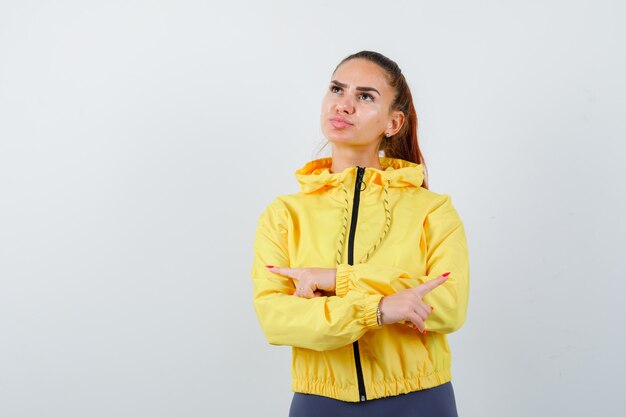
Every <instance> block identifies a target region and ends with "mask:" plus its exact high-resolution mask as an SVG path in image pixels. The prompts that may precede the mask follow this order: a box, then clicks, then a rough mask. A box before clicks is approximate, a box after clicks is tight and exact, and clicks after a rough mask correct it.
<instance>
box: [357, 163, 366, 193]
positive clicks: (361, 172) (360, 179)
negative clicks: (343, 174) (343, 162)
mask: <svg viewBox="0 0 626 417" xmlns="http://www.w3.org/2000/svg"><path fill="white" fill-rule="evenodd" d="M364 176H365V167H360V166H357V172H356V183H357V184H358V185H359V190H361V191H363V190H365V188H367V184H366V183H365V182H364V181H363V177H364ZM361 184H363V185H364V187H363V188H361Z"/></svg>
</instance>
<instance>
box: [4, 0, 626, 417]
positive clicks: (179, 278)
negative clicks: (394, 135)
mask: <svg viewBox="0 0 626 417" xmlns="http://www.w3.org/2000/svg"><path fill="white" fill-rule="evenodd" d="M296 3H297V2H288V1H280V2H279V1H273V2H260V1H259V2H254V1H249V2H236V1H231V2H224V3H213V2H206V1H195V2H191V1H106V2H103V1H99V2H96V1H89V2H87V1H55V2H44V1H40V2H34V1H12V2H9V1H1V2H0V337H1V340H0V415H1V416H2V417H27V416H28V417H40V416H46V417H57V416H58V417H72V416H76V417H85V416H90V417H91V416H93V417H99V416H103V417H104V416H106V417H111V416H116V417H123V416H128V417H138V416H151V417H152V416H155V417H156V416H177V417H178V416H208V415H211V416H245V415H255V416H278V415H287V412H288V408H289V404H290V400H291V395H292V393H291V391H290V384H291V380H290V366H291V354H290V349H289V348H288V347H276V346H270V345H268V344H267V342H266V341H265V339H264V337H263V334H262V332H261V329H260V327H259V325H258V322H257V318H256V316H255V313H254V310H253V307H252V298H251V297H252V283H251V279H250V276H249V274H250V267H251V262H252V243H253V237H254V231H255V226H256V222H257V219H258V216H259V215H260V213H261V211H262V210H263V208H264V207H265V206H266V205H267V204H268V203H269V202H270V201H271V200H272V199H273V198H274V197H275V196H276V195H278V194H287V193H291V192H296V191H297V190H298V184H297V182H296V180H295V177H294V175H293V173H294V171H295V170H296V169H297V168H299V167H300V166H302V165H304V163H305V162H307V161H308V160H310V159H314V158H317V157H321V156H326V152H321V153H320V152H318V150H319V148H320V145H321V144H322V143H323V136H322V134H321V129H320V126H319V114H320V105H321V99H322V96H323V94H324V93H325V90H326V88H327V85H328V84H327V83H328V81H329V80H330V75H331V72H332V70H333V69H334V67H335V65H336V64H337V63H338V62H339V61H340V60H341V59H342V58H343V57H345V56H347V55H349V54H351V53H354V52H357V51H360V50H363V49H367V50H374V51H378V52H381V53H383V54H385V55H387V56H388V57H390V58H391V59H393V60H395V61H396V62H397V63H398V64H399V65H400V67H401V68H402V70H403V72H404V74H405V75H406V77H407V79H408V80H409V83H410V86H411V88H412V91H413V96H414V98H415V104H416V107H417V112H418V117H419V121H420V128H419V129H420V130H419V134H420V143H421V146H422V149H423V152H424V155H425V158H426V164H427V167H428V169H429V174H430V188H431V189H432V190H433V191H436V192H439V193H449V194H450V195H451V196H452V198H453V203H454V205H455V207H456V208H457V210H458V211H459V214H460V215H461V218H462V220H463V221H464V224H465V227H466V232H467V236H468V242H469V249H470V265H471V294H470V305H469V310H468V316H467V321H466V323H465V325H464V327H462V328H461V329H460V330H459V331H458V332H456V333H453V334H451V335H450V336H449V343H450V345H451V348H452V353H453V369H452V372H453V386H454V389H455V393H456V400H457V407H458V410H459V415H461V416H465V417H469V416H476V417H488V416H494V417H495V416H508V417H516V416H554V415H567V416H587V415H597V416H604V415H617V414H619V413H621V412H623V405H622V399H623V393H622V391H623V376H624V375H625V374H626V363H625V359H624V353H623V352H624V350H625V348H626V343H625V331H624V323H626V313H625V312H624V301H623V300H624V291H625V289H626V285H625V284H624V281H625V277H624V271H625V270H626V264H625V259H624V250H625V249H626V245H625V244H624V233H625V232H626V226H625V221H624V217H625V213H626V199H625V196H624V194H625V193H624V190H625V187H624V184H623V179H624V177H625V176H626V172H625V171H626V170H625V168H624V165H623V161H624V156H625V146H624V140H625V135H624V132H626V117H625V109H626V98H625V97H626V83H625V81H624V74H626V61H625V54H624V50H625V49H626V48H625V45H624V43H625V42H624V39H626V30H625V29H624V25H623V22H624V15H625V13H624V12H625V6H624V5H623V3H620V2H619V1H597V0H596V1H572V0H570V1H530V2H529V1H517V2H512V1H473V2H466V1H447V2H436V1H396V2H387V3H383V2H368V1H363V0H360V1H345V2H336V1H316V2H309V3H308V4H300V3H297V4H296ZM328 149H329V148H328V147H327V148H326V150H328Z"/></svg>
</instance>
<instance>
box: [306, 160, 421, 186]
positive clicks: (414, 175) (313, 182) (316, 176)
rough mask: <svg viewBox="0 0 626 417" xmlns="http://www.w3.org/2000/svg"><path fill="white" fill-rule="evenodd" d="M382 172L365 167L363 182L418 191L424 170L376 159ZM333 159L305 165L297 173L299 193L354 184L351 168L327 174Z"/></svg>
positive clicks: (403, 161)
mask: <svg viewBox="0 0 626 417" xmlns="http://www.w3.org/2000/svg"><path fill="white" fill-rule="evenodd" d="M379 160H380V165H381V166H382V170H380V169H377V168H372V167H367V169H366V170H365V176H364V177H363V181H364V182H365V183H366V184H367V185H370V184H377V185H379V186H381V187H383V186H384V184H385V183H387V184H388V186H389V187H395V188H398V187H420V186H421V185H422V182H423V181H424V166H423V165H422V164H416V163H413V162H409V161H405V160H404V159H398V158H388V157H379ZM331 166H332V158H331V157H328V158H320V159H315V160H313V161H310V162H307V163H306V164H305V165H304V166H303V167H302V168H300V169H298V170H296V172H295V175H296V178H297V180H298V182H299V183H300V191H302V192H303V193H312V192H315V191H317V190H319V189H322V188H333V187H339V185H340V184H342V183H343V184H351V183H354V181H355V178H356V171H357V167H356V166H352V167H348V168H346V169H344V170H343V171H342V172H330V168H331Z"/></svg>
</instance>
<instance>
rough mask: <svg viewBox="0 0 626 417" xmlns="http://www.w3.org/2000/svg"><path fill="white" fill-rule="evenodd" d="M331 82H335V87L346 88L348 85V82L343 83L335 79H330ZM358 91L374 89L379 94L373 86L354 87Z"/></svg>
mask: <svg viewBox="0 0 626 417" xmlns="http://www.w3.org/2000/svg"><path fill="white" fill-rule="evenodd" d="M331 83H333V84H335V85H336V86H337V87H341V88H346V87H347V86H348V84H344V83H340V82H339V81H337V80H332V81H331ZM356 89H357V90H358V91H376V93H378V95H381V94H380V93H379V92H378V90H377V89H375V88H374V87H357V88H356Z"/></svg>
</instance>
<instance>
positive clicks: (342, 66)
mask: <svg viewBox="0 0 626 417" xmlns="http://www.w3.org/2000/svg"><path fill="white" fill-rule="evenodd" d="M321 110H322V112H321V127H322V131H323V133H324V136H325V137H326V138H327V139H328V141H329V142H330V143H331V144H332V157H330V158H321V159H316V160H314V161H311V162H308V163H307V164H305V165H304V166H303V167H302V168H300V169H299V170H297V171H296V178H297V180H298V181H299V183H300V192H298V193H294V194H289V195H282V196H278V197H276V198H275V199H274V200H273V201H272V202H271V203H270V204H269V205H268V206H267V207H266V209H265V210H264V212H263V213H262V214H261V216H260V218H259V222H258V226H257V230H256V237H255V242H254V261H253V266H252V280H253V283H254V307H255V310H256V313H257V316H258V318H259V322H260V324H261V327H262V328H263V331H264V333H265V336H266V337H267V340H268V341H269V343H270V344H274V345H290V346H293V350H292V352H293V358H292V389H293V391H294V396H293V399H292V403H291V408H290V416H291V417H302V416H335V417H339V416H349V415H350V416H352V415H355V416H356V415H358V416H384V415H390V416H396V417H402V416H430V417H433V416H442V417H443V416H445V417H448V416H456V415H457V411H456V403H455V398H454V392H453V389H452V382H451V379H452V376H451V373H450V366H451V354H450V349H449V346H448V342H447V339H446V335H447V334H449V333H452V332H454V331H456V330H458V329H459V328H460V327H461V326H462V325H463V323H464V322H465V317H466V311H467V305H468V298H469V259H468V250H467V242H466V237H465V231H464V227H463V223H462V222H461V219H460V218H459V215H458V213H457V211H456V209H455V208H454V207H453V205H452V202H451V198H450V196H449V195H447V194H438V193H435V192H433V191H430V190H429V189H428V184H427V182H426V181H425V174H424V163H423V157H422V154H421V152H420V149H419V147H418V142H417V116H416V113H415V108H414V106H413V100H412V96H411V92H410V90H409V87H408V84H407V81H406V79H405V78H404V75H403V74H402V73H401V71H400V69H399V68H398V66H397V65H396V63H395V62H393V61H391V60H390V59H388V58H386V57H385V56H383V55H381V54H379V53H376V52H371V51H361V52H359V53H356V54H353V55H350V56H348V57H346V58H345V59H344V60H343V61H341V62H340V63H339V65H338V66H337V68H336V69H335V71H334V72H333V74H332V77H331V81H330V85H329V87H328V91H327V92H326V95H325V97H324V99H323V101H322V109H321ZM381 150H382V151H384V154H383V155H381V154H380V153H379V152H380V151H381Z"/></svg>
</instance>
